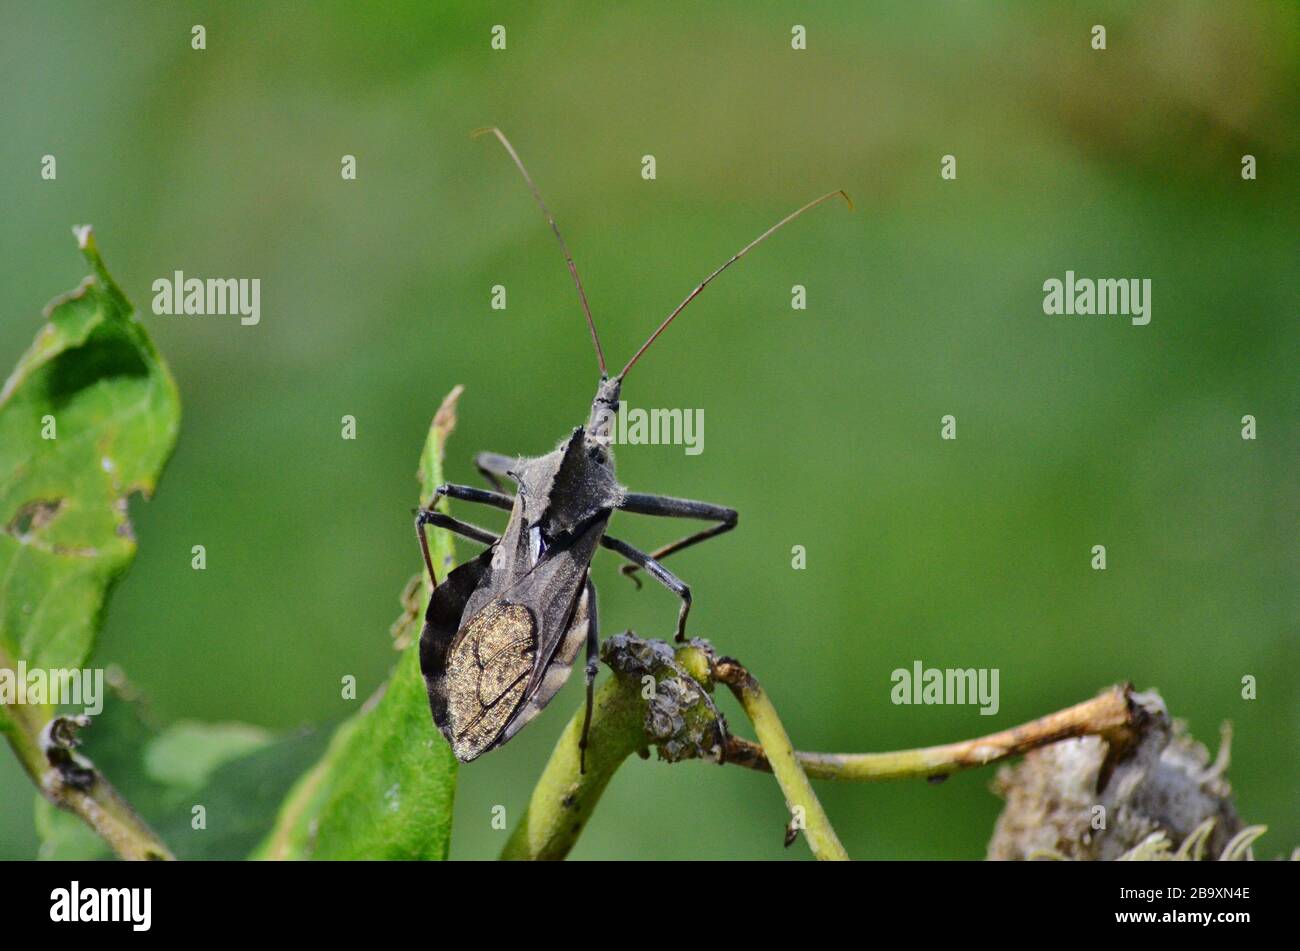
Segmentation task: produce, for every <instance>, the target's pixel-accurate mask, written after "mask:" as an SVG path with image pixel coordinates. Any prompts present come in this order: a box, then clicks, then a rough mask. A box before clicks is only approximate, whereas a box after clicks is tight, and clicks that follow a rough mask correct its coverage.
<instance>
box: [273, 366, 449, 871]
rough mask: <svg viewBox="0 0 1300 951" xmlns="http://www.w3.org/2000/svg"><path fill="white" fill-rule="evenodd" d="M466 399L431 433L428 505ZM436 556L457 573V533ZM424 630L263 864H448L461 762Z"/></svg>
mask: <svg viewBox="0 0 1300 951" xmlns="http://www.w3.org/2000/svg"><path fill="white" fill-rule="evenodd" d="M459 395H460V387H457V388H456V389H455V390H453V391H452V392H451V393H450V394H449V395H448V396H447V398H446V399H445V400H444V401H443V404H442V406H441V407H440V408H439V410H438V413H437V415H436V416H435V417H434V420H433V424H432V425H431V426H430V428H429V435H428V438H427V439H426V440H425V446H424V451H423V452H422V453H421V456H420V460H421V461H420V467H419V478H420V485H421V497H422V498H424V499H428V498H430V497H431V496H432V494H433V488H434V486H436V485H438V484H439V483H440V482H441V481H442V457H443V450H444V447H445V445H446V440H447V437H448V435H449V434H450V433H451V430H452V429H453V427H454V426H455V420H456V417H455V405H456V399H457V398H458V397H459ZM413 547H414V546H413ZM430 555H431V557H432V558H433V561H434V565H435V566H437V567H438V568H439V570H441V571H443V572H446V571H447V570H448V569H449V568H450V567H451V565H452V549H451V537H450V535H449V534H448V533H447V532H445V531H442V530H437V531H434V532H432V533H431V537H430ZM423 593H424V597H423V599H422V603H423V602H427V600H428V595H429V591H428V585H427V583H426V584H425V585H424V587H423ZM419 623H420V616H419V612H418V611H417V612H412V613H408V614H407V615H406V617H404V618H403V620H402V621H400V622H399V630H397V631H396V632H395V633H396V634H397V635H398V637H397V641H398V643H399V644H406V645H407V646H405V647H404V648H403V651H402V657H401V659H400V660H399V661H398V663H397V668H396V670H395V671H394V673H393V676H392V677H391V678H390V680H389V682H388V684H387V685H386V686H385V687H383V688H381V690H380V693H379V694H377V695H376V696H375V697H372V698H371V699H370V700H369V701H367V703H366V705H365V707H363V709H362V711H361V712H360V713H358V714H357V715H356V716H354V717H352V718H351V719H349V720H347V721H346V722H345V723H344V724H343V725H342V726H340V727H339V729H338V731H337V732H336V733H335V735H334V738H333V739H332V740H331V742H330V745H329V749H328V750H327V751H326V753H325V756H324V757H323V758H322V759H321V761H320V762H319V763H317V764H316V766H315V767H314V768H312V769H311V770H310V771H309V772H308V773H307V774H306V775H305V776H303V777H302V779H301V780H299V782H298V784H297V786H296V787H295V788H294V791H293V792H292V793H291V794H290V796H289V798H288V799H287V800H286V802H285V804H284V807H283V809H282V810H281V812H280V816H279V819H278V821H277V823H276V827H275V829H274V830H273V831H272V833H271V835H270V836H269V837H268V838H267V840H266V841H265V842H264V843H263V844H262V846H261V848H259V849H258V851H257V852H256V853H255V856H254V857H256V858H273V859H303V858H316V859H445V858H446V857H447V850H448V846H449V844H450V841H451V813H452V801H453V797H454V794H455V789H456V765H457V764H456V758H455V757H454V756H453V755H452V752H451V749H450V747H448V745H447V742H446V740H444V739H443V737H442V734H441V733H439V732H438V730H437V728H436V727H435V726H434V724H433V720H432V717H431V716H430V714H429V699H428V694H427V693H426V690H425V685H424V677H423V676H422V675H421V673H420V658H419V650H420V647H419V637H418V632H419V627H418V625H419ZM400 628H405V630H402V629H400Z"/></svg>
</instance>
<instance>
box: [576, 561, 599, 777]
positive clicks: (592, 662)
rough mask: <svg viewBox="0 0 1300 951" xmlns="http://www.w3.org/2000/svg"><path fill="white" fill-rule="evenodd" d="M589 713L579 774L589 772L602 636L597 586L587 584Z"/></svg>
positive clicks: (581, 743)
mask: <svg viewBox="0 0 1300 951" xmlns="http://www.w3.org/2000/svg"><path fill="white" fill-rule="evenodd" d="M587 604H588V608H587V670H586V673H587V712H586V713H584V714H583V717H582V737H581V738H580V739H579V740H578V772H579V773H585V772H586V771H587V732H588V731H589V730H590V729H591V707H592V691H593V688H594V687H595V683H596V671H597V670H599V669H600V634H599V633H597V631H596V586H595V585H594V584H592V583H591V582H590V581H588V582H587Z"/></svg>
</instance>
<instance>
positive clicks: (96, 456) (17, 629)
mask: <svg viewBox="0 0 1300 951" xmlns="http://www.w3.org/2000/svg"><path fill="white" fill-rule="evenodd" d="M74 231H75V233H76V236H77V241H78V244H79V245H80V248H81V251H82V253H83V254H84V255H85V257H86V260H87V261H88V262H89V264H90V268H91V273H90V275H89V276H88V277H86V279H85V280H83V281H82V282H81V285H80V286H79V287H78V288H77V289H76V290H73V291H70V292H69V293H67V294H64V295H63V296H62V297H59V298H57V299H55V300H54V301H53V302H51V303H50V305H49V306H48V307H47V308H46V313H45V317H46V324H45V326H44V327H42V328H41V330H40V332H39V333H37V335H36V340H35V341H34V342H33V343H32V345H31V347H30V348H29V349H28V351H27V352H26V353H25V354H23V356H22V358H21V359H20V360H19V361H18V365H17V367H15V369H14V371H13V373H12V374H10V376H9V379H8V380H6V381H5V384H4V388H3V389H2V390H0V668H4V667H8V668H10V669H17V665H18V664H19V663H23V662H25V663H26V665H27V667H28V668H29V669H33V668H43V669H44V668H55V667H57V668H76V667H81V666H82V665H83V664H84V663H85V661H86V658H87V657H88V656H89V654H90V651H91V648H92V646H93V644H94V639H95V634H96V632H97V630H98V628H99V623H100V618H101V615H102V613H103V607H104V601H105V598H106V595H107V593H108V591H109V589H110V588H111V587H112V585H113V583H114V582H115V581H116V580H117V579H118V578H119V577H120V576H121V575H122V573H123V572H124V571H126V569H127V567H128V566H129V565H130V563H131V559H132V558H133V557H134V556H135V550H136V541H135V537H134V536H133V534H132V531H131V522H130V520H129V518H128V513H127V500H128V498H129V497H130V496H131V495H132V494H133V493H136V492H139V493H142V494H144V495H146V496H148V495H150V494H151V493H152V492H153V490H154V487H155V485H156V484H157V481H158V476H159V474H160V472H161V471H162V468H163V464H164V463H165V462H166V461H167V457H168V456H169V455H170V454H171V451H172V446H173V445H174V444H175V442H176V433H177V429H178V427H179V425H180V397H179V395H178V393H177V390H176V382H175V381H174V380H173V379H172V375H171V373H170V371H169V370H168V369H167V365H166V364H165V363H164V362H163V360H162V357H161V356H160V355H159V353H158V351H157V350H156V349H155V348H154V345H153V343H152V342H151V341H150V339H149V337H148V335H147V334H146V333H145V329H144V327H143V325H142V324H141V323H140V322H139V321H138V320H137V319H136V318H135V316H134V314H133V312H132V309H131V305H130V303H129V302H128V301H127V299H126V297H125V296H124V295H123V294H122V291H121V290H120V289H119V288H118V287H117V285H116V284H115V283H113V279H112V278H111V277H110V276H109V274H108V272H107V270H106V269H105V268H104V262H103V261H102V260H101V258H100V256H99V252H98V250H97V248H96V246H95V237H94V233H93V232H92V231H91V229H90V228H89V227H81V228H77V229H74ZM48 713H49V710H48V708H45V707H41V706H39V705H38V706H36V707H27V708H24V707H11V708H7V709H6V708H5V707H0V729H3V728H5V727H6V725H7V724H6V717H7V716H13V717H18V716H27V717H32V718H33V719H36V718H41V717H46V718H47V717H48ZM9 725H11V724H9Z"/></svg>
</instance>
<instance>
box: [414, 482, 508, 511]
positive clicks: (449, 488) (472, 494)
mask: <svg viewBox="0 0 1300 951" xmlns="http://www.w3.org/2000/svg"><path fill="white" fill-rule="evenodd" d="M444 495H445V496H447V498H449V499H458V500H460V501H461V502H477V503H479V504H480V505H493V506H496V507H497V508H499V509H505V510H506V511H507V512H508V511H510V510H511V509H512V508H514V507H515V499H514V496H512V495H506V494H505V493H504V492H491V491H489V490H487V489H476V488H475V487H474V486H472V485H456V484H455V483H453V482H445V483H443V484H442V485H440V486H438V487H437V488H436V489H434V490H433V502H430V503H429V504H430V506H432V505H433V504H434V503H435V502H437V500H438V499H439V498H441V497H442V496H444Z"/></svg>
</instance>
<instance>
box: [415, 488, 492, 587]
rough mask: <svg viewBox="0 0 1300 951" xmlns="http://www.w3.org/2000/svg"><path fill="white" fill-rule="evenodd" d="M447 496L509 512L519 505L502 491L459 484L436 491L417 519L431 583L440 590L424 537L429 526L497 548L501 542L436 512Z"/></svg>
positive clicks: (416, 523)
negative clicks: (440, 501)
mask: <svg viewBox="0 0 1300 951" xmlns="http://www.w3.org/2000/svg"><path fill="white" fill-rule="evenodd" d="M443 496H446V497H447V498H449V499H459V500H460V501H462V502H478V503H480V504H481V505H493V506H495V507H497V508H499V509H506V510H507V511H509V510H510V509H512V508H514V505H515V500H514V498H513V497H511V496H509V495H506V494H504V493H502V492H489V491H488V490H487V489H476V488H474V486H472V485H456V484H455V483H453V482H445V483H443V484H442V485H440V486H438V487H437V488H436V489H434V490H433V498H432V499H431V500H430V501H429V507H428V508H427V509H421V510H420V512H419V514H418V515H416V517H415V534H416V535H417V536H419V539H420V551H422V552H423V553H424V565H425V567H426V568H428V569H429V583H430V584H432V585H433V586H434V587H435V588H436V587H438V579H437V577H436V576H435V575H434V572H433V559H432V558H431V557H430V556H429V540H428V539H427V538H426V537H425V535H424V526H425V525H436V526H438V527H439V528H445V529H447V530H449V531H453V532H455V533H456V534H457V535H463V536H464V537H465V538H469V539H473V540H474V541H476V542H482V543H483V544H485V545H495V544H496V543H497V541H498V538H497V536H496V535H493V534H492V533H491V532H489V531H488V530H487V529H485V528H479V527H478V526H477V525H470V524H469V523H468V522H461V521H458V520H457V519H454V518H452V517H451V516H450V515H444V514H443V513H441V512H436V511H434V508H433V507H434V506H435V505H437V504H438V499H440V498H442V497H443Z"/></svg>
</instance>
